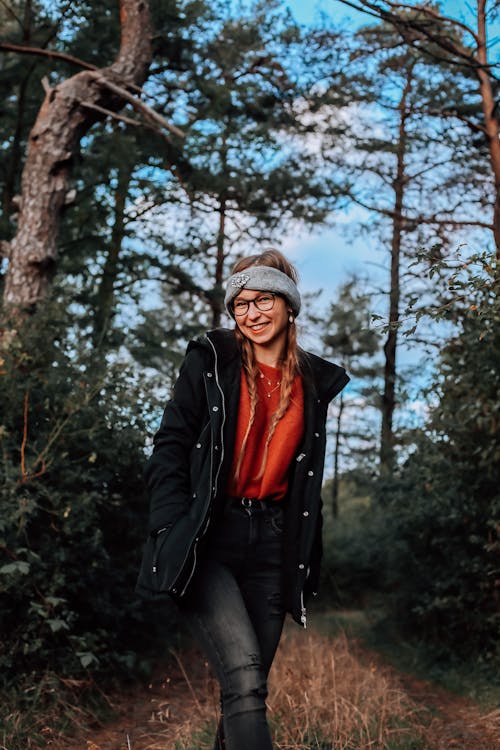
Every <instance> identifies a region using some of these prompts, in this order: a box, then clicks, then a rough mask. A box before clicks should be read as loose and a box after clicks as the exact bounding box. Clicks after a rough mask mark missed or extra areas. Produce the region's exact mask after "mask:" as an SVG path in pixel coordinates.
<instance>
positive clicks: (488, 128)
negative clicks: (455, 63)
mask: <svg viewBox="0 0 500 750" xmlns="http://www.w3.org/2000/svg"><path fill="white" fill-rule="evenodd" d="M477 39H478V47H477V59H478V62H479V63H480V65H481V67H479V68H478V69H477V77H478V80H479V91H480V94H481V102H482V107H483V115H484V129H485V133H486V138H487V140H488V148H489V153H490V164H491V171H492V173H493V181H494V190H495V199H494V204H493V237H494V239H495V247H496V257H497V259H498V260H499V261H500V126H499V122H498V114H497V103H496V101H495V96H494V94H493V88H492V85H491V77H490V74H489V72H488V56H487V55H488V50H487V46H486V42H487V39H486V0H478V3H477Z"/></svg>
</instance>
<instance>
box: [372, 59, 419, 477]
mask: <svg viewBox="0 0 500 750" xmlns="http://www.w3.org/2000/svg"><path fill="white" fill-rule="evenodd" d="M412 81H413V67H410V68H409V70H408V77H407V79H406V85H405V87H404V89H403V93H402V96H401V99H400V102H399V137H398V142H397V146H396V158H397V166H396V175H395V177H394V180H393V187H394V211H393V221H392V240H391V287H390V291H389V330H388V332H387V338H386V341H385V344H384V357H385V363H384V393H383V396H382V430H381V439H380V473H381V475H382V476H387V475H388V474H390V473H391V472H392V470H393V467H394V431H393V417H394V410H395V408H396V376H397V368H396V351H397V342H398V323H399V302H400V297H401V288H400V262H401V237H402V229H403V205H404V191H405V187H406V179H407V178H406V166H405V158H406V142H407V134H406V121H407V119H408V116H409V113H408V106H407V100H408V96H409V94H410V91H411V87H412Z"/></svg>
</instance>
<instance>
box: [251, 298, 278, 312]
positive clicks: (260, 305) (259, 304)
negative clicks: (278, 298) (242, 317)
mask: <svg viewBox="0 0 500 750" xmlns="http://www.w3.org/2000/svg"><path fill="white" fill-rule="evenodd" d="M254 304H255V307H256V308H257V310H262V311H263V312H265V311H266V310H271V308H272V306H273V305H274V294H261V295H260V297H257V299H256V300H254Z"/></svg>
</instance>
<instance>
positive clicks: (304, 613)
mask: <svg viewBox="0 0 500 750" xmlns="http://www.w3.org/2000/svg"><path fill="white" fill-rule="evenodd" d="M300 622H301V623H302V625H303V626H304V630H305V629H306V628H307V611H306V608H305V606H304V589H302V591H301V592H300Z"/></svg>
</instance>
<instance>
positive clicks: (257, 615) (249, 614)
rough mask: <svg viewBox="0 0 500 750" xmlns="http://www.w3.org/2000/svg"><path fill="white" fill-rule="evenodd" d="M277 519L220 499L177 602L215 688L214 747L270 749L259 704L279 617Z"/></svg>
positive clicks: (277, 512)
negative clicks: (218, 710) (221, 508)
mask: <svg viewBox="0 0 500 750" xmlns="http://www.w3.org/2000/svg"><path fill="white" fill-rule="evenodd" d="M283 513H284V509H283V504H282V503H280V502H276V503H264V502H260V503H259V502H258V501H253V502H252V504H251V505H249V504H248V501H247V507H245V506H244V505H243V504H242V501H241V500H239V501H238V500H228V502H227V506H226V509H225V512H224V514H223V516H222V517H221V518H220V519H218V520H217V522H216V524H215V528H214V529H213V530H212V532H211V534H210V536H209V538H208V540H207V548H206V551H205V557H204V559H203V561H202V562H201V563H200V566H199V568H200V569H199V572H198V573H197V578H196V580H195V581H194V584H193V588H192V589H191V591H190V592H189V594H188V595H187V596H186V598H185V599H184V600H182V603H181V610H182V611H183V612H184V614H185V616H186V617H187V620H188V623H189V625H190V627H191V629H192V630H193V632H194V633H195V636H196V637H197V639H198V641H199V643H200V645H201V647H202V649H203V651H204V652H205V655H206V657H207V659H208V661H209V663H210V665H211V666H212V668H213V670H214V672H215V674H216V675H217V679H218V680H219V684H220V688H221V705H222V720H221V723H220V725H219V729H218V732H217V738H216V743H215V747H216V748H226V750H272V742H271V735H270V732H269V727H268V725H267V720H266V697H267V676H268V673H269V670H270V668H271V664H272V661H273V658H274V654H275V652H276V648H277V646H278V643H279V639H280V636H281V631H282V629H283V622H284V618H285V612H284V608H283V604H282V595H281V589H282V583H281V581H282V536H283V534H282V532H283ZM224 743H225V744H224Z"/></svg>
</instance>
